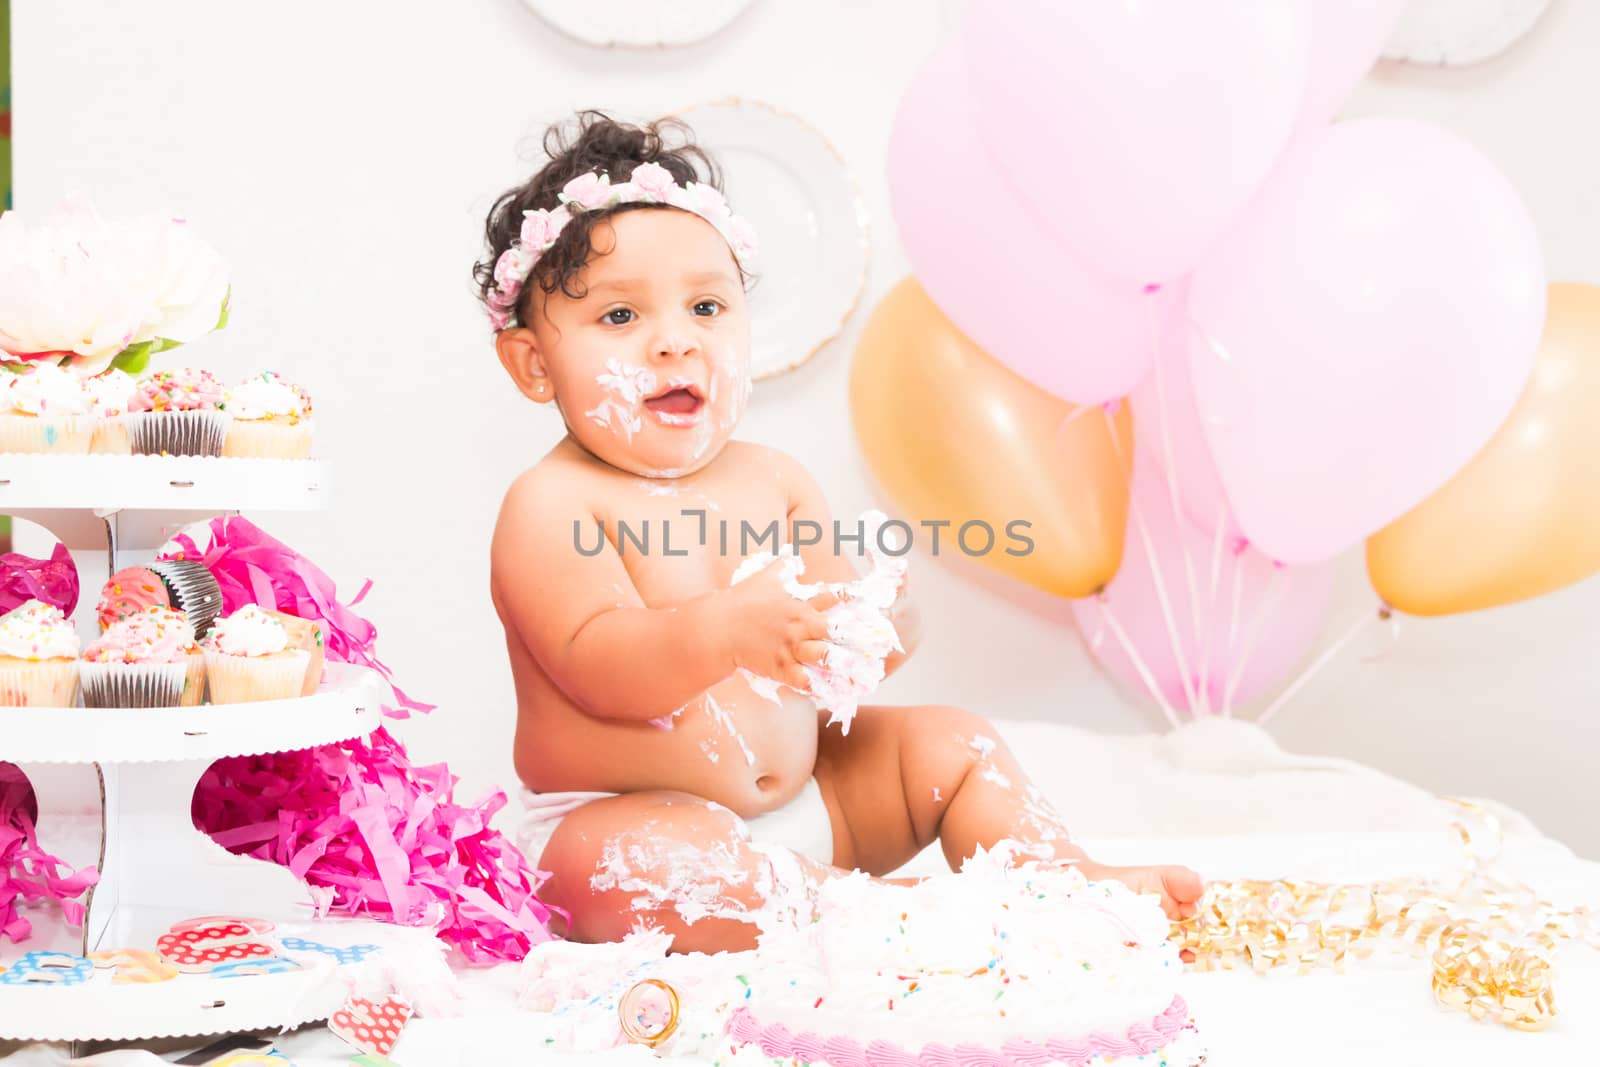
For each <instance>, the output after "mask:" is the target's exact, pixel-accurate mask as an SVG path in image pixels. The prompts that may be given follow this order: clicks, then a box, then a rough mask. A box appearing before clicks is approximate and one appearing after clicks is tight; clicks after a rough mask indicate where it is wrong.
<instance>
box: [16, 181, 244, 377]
mask: <svg viewBox="0 0 1600 1067" xmlns="http://www.w3.org/2000/svg"><path fill="white" fill-rule="evenodd" d="M227 299H228V273H227V268H226V266H225V265H224V264H223V262H222V259H221V257H219V256H218V255H217V253H216V251H215V250H214V249H213V248H212V247H211V246H210V245H208V244H206V243H205V242H204V241H202V240H201V239H200V238H199V237H197V236H195V234H194V233H193V232H192V231H191V230H190V228H189V226H188V224H187V223H186V222H184V221H183V220H181V219H172V218H164V217H158V216H143V217H140V218H136V219H130V220H126V221H117V222H107V221H106V220H104V219H102V218H101V217H100V215H99V213H98V212H96V211H95V209H94V208H93V206H92V205H90V204H89V202H88V201H87V200H86V199H84V198H82V197H73V198H69V199H68V200H66V201H63V202H62V204H61V205H60V206H58V207H57V208H56V209H55V210H54V211H53V212H51V214H50V215H49V217H48V218H47V219H46V220H45V222H44V223H43V224H42V225H29V224H28V223H27V222H26V221H24V220H23V218H22V216H21V215H20V214H18V213H17V212H15V211H9V212H6V214H5V215H4V216H3V217H0V362H13V363H14V362H32V361H38V360H45V359H53V360H62V359H65V360H69V361H70V363H71V365H72V366H73V368H74V369H75V370H77V371H78V372H79V373H81V374H86V375H88V374H95V373H97V372H99V371H100V370H103V369H104V368H105V367H106V366H107V364H109V363H110V362H111V361H112V360H113V359H115V358H116V357H117V356H118V355H120V354H122V353H124V352H127V351H128V350H129V349H133V351H134V353H142V352H150V351H158V350H159V349H161V348H170V347H172V346H174V345H178V344H184V343H187V342H189V341H193V340H196V339H197V338H199V337H202V336H204V335H205V334H207V333H210V332H211V331H212V330H215V329H217V328H218V327H219V326H220V325H221V322H222V319H223V313H224V310H225V308H226V304H227ZM136 346H137V347H136Z"/></svg>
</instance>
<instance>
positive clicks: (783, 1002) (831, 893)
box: [746, 848, 1182, 1052]
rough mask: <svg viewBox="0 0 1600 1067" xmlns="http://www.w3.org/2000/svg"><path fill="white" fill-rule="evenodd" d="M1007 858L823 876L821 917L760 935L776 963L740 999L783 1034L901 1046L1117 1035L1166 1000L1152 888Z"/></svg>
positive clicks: (1162, 930) (1165, 947) (1160, 918)
mask: <svg viewBox="0 0 1600 1067" xmlns="http://www.w3.org/2000/svg"><path fill="white" fill-rule="evenodd" d="M1009 858H1010V855H1009V850H1007V849H1004V848H1002V849H1000V850H997V851H996V852H993V853H984V852H982V851H980V852H979V853H978V855H977V856H975V857H973V858H972V859H970V860H968V861H967V863H966V864H965V866H964V867H963V868H962V873H961V875H960V876H959V877H939V878H931V879H928V880H927V881H925V882H923V883H922V884H920V885H917V886H886V885H883V884H882V883H874V882H872V881H871V880H870V879H868V878H867V877H866V876H865V875H855V876H852V877H850V878H844V879H838V880H835V881H830V882H826V883H824V884H823V885H822V886H821V888H820V891H819V901H820V916H821V918H820V921H819V922H817V923H814V924H811V925H809V926H803V927H800V928H798V929H793V930H775V931H772V932H770V933H768V934H766V935H765V936H764V937H763V938H762V941H761V953H762V955H763V956H767V957H770V958H778V959H783V960H785V961H787V963H788V966H787V968H785V970H786V971H787V973H786V975H784V980H782V981H777V982H773V981H771V980H766V981H762V982H760V983H753V986H752V994H751V996H750V998H749V1000H748V1002H747V1004H746V1007H748V1009H749V1010H750V1012H751V1013H752V1014H753V1015H754V1016H756V1017H757V1018H759V1020H760V1021H761V1022H762V1023H763V1024H765V1025H769V1026H770V1025H772V1024H774V1023H781V1024H782V1025H783V1026H785V1027H787V1028H788V1029H789V1030H790V1031H792V1032H794V1033H801V1032H805V1031H812V1032H816V1033H822V1034H826V1035H829V1036H833V1035H846V1036H851V1037H854V1038H856V1039H857V1040H859V1041H862V1042H869V1041H872V1040H885V1041H892V1042H895V1043H896V1044H899V1045H901V1046H902V1047H904V1048H906V1049H908V1050H910V1051H912V1052H915V1051H916V1050H918V1049H919V1048H921V1047H922V1046H923V1045H925V1044H929V1043H940V1044H946V1045H956V1044H962V1043H972V1042H977V1043H980V1044H994V1045H996V1046H998V1045H999V1044H1000V1043H1001V1042H1003V1041H1004V1040H1007V1039H1016V1038H1023V1039H1031V1040H1035V1041H1044V1040H1046V1039H1049V1038H1072V1037H1082V1036H1086V1035H1089V1034H1092V1033H1104V1034H1116V1035H1121V1034H1125V1033H1126V1032H1127V1031H1128V1029H1129V1027H1130V1026H1133V1025H1136V1024H1137V1025H1141V1026H1148V1025H1150V1023H1151V1021H1152V1020H1154V1019H1155V1018H1156V1017H1157V1016H1159V1015H1161V1014H1162V1013H1163V1012H1165V1011H1167V1009H1168V1008H1169V1007H1170V1006H1171V1005H1172V1001H1173V997H1174V994H1175V990H1176V987H1177V979H1178V976H1179V974H1180V973H1181V971H1182V965H1181V962H1180V960H1179V959H1178V950H1177V948H1176V947H1175V946H1174V945H1173V944H1172V943H1171V942H1169V941H1168V940H1167V935H1168V932H1169V924H1168V921H1167V919H1166V916H1165V915H1164V914H1163V913H1162V911H1161V909H1160V907H1159V905H1158V904H1157V903H1156V901H1155V899H1154V898H1153V897H1141V896H1138V895H1136V894H1135V893H1133V892H1132V891H1131V890H1129V889H1128V888H1127V887H1126V886H1124V885H1123V884H1122V883H1120V882H1110V881H1107V882H1089V881H1088V880H1086V879H1085V878H1084V877H1083V875H1081V874H1079V873H1078V872H1077V871H1076V870H1072V869H1067V868H1048V867H1042V866H1040V865H1039V864H1037V863H1027V864H1022V865H1020V866H1007V865H1006V863H1007V861H1008V860H1009ZM890 1004H893V1007H892V1008H891V1007H890Z"/></svg>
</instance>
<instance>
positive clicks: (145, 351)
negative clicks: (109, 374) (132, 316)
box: [111, 341, 157, 376]
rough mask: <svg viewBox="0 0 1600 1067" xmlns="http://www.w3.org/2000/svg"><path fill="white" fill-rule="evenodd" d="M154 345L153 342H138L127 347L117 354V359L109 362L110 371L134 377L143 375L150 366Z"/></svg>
mask: <svg viewBox="0 0 1600 1067" xmlns="http://www.w3.org/2000/svg"><path fill="white" fill-rule="evenodd" d="M156 344H157V342H155V341H140V342H139V343H138V344H136V345H129V346H128V347H127V348H124V349H123V350H122V351H121V352H118V353H117V358H115V359H113V360H112V361H111V369H112V370H120V371H122V372H123V373H125V374H132V375H135V376H137V375H140V374H143V373H144V370H145V368H146V367H148V366H149V365H150V353H151V352H153V351H155V350H156Z"/></svg>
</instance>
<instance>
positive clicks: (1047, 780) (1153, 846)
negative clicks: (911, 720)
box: [0, 721, 1600, 1067]
mask: <svg viewBox="0 0 1600 1067" xmlns="http://www.w3.org/2000/svg"><path fill="white" fill-rule="evenodd" d="M998 725H999V727H1000V731H1001V734H1002V736H1003V737H1005V739H1006V740H1007V741H1008V742H1009V743H1010V745H1011V746H1012V748H1013V749H1014V750H1015V751H1017V752H1019V753H1022V754H1024V756H1025V763H1026V765H1027V766H1028V769H1029V770H1030V773H1032V775H1033V776H1034V778H1035V780H1036V781H1037V782H1038V783H1039V785H1040V787H1041V788H1042V789H1043V790H1044V792H1045V793H1046V795H1047V796H1048V797H1049V798H1050V799H1051V800H1052V801H1053V802H1054V803H1055V804H1056V806H1057V807H1058V808H1060V809H1061V810H1062V811H1063V813H1064V814H1065V815H1066V817H1067V819H1068V822H1069V824H1070V825H1071V826H1072V827H1073V828H1074V830H1075V832H1076V836H1077V837H1078V839H1079V840H1080V841H1081V842H1082V843H1083V844H1084V845H1085V847H1086V848H1087V849H1088V851H1089V853H1090V854H1091V855H1093V856H1094V857H1095V858H1096V859H1099V860H1101V861H1104V862H1109V863H1187V864H1189V865H1191V866H1193V867H1195V868H1197V869H1198V870H1199V871H1200V872H1201V873H1202V874H1204V875H1205V876H1207V877H1208V878H1230V879H1231V878H1245V877H1259V878H1281V877H1298V878H1304V879H1312V880H1318V881H1328V882H1364V881H1370V880H1374V879H1384V878H1395V877H1406V876H1413V875H1426V876H1432V877H1448V876H1450V875H1452V874H1454V873H1458V872H1459V871H1460V869H1461V865H1462V862H1463V856H1462V853H1461V848H1460V846H1459V844H1458V843H1457V841H1456V840H1455V838H1454V837H1453V836H1452V835H1451V834H1450V832H1449V831H1448V829H1447V828H1448V824H1449V820H1450V817H1451V813H1450V809H1449V808H1448V807H1447V806H1446V805H1444V804H1443V803H1441V802H1440V801H1439V800H1438V799H1437V798H1435V797H1433V796H1431V795H1430V794H1428V793H1426V792H1425V791H1423V790H1420V789H1418V788H1417V787H1415V786H1412V785H1409V784H1407V783H1404V782H1401V781H1398V780H1396V779H1393V778H1390V777H1388V776H1386V775H1382V774H1380V773H1379V772H1377V771H1374V770H1372V769H1370V768H1366V767H1362V766H1360V765H1358V764H1353V763H1349V762H1348V761H1343V760H1333V759H1324V758H1320V757H1305V756H1297V755H1294V754H1291V753H1285V752H1283V751H1282V750H1281V749H1279V748H1277V746H1276V745H1275V744H1273V742H1272V740H1271V739H1270V737H1268V735H1266V734H1265V733H1263V732H1261V731H1260V730H1257V729H1256V728H1254V727H1252V726H1250V725H1249V724H1247V723H1241V722H1237V721H1217V722H1203V723H1200V724H1197V725H1195V726H1191V727H1188V728H1186V729H1184V730H1180V731H1176V732H1173V733H1171V734H1165V735H1145V736H1142V737H1104V736H1100V735H1096V734H1092V733H1089V732H1087V731H1082V730H1076V729H1073V728H1071V727H1066V726H1060V725H1055V724H1047V723H1032V722H1016V723H1002V724H998ZM1500 815H1501V817H1502V819H1503V820H1504V822H1505V823H1506V826H1507V829H1508V830H1509V831H1511V832H1510V833H1509V835H1508V837H1507V839H1506V844H1505V849H1504V851H1503V853H1502V855H1501V857H1500V859H1499V861H1498V866H1497V868H1496V871H1497V873H1498V874H1500V875H1501V876H1502V877H1506V878H1515V879H1517V880H1520V881H1523V882H1526V883H1528V884H1529V885H1531V886H1533V887H1534V888H1536V889H1537V890H1539V892H1540V893H1541V894H1543V895H1544V896H1545V897H1546V898H1547V899H1551V900H1553V901H1555V902H1557V903H1560V904H1565V905H1570V904H1576V903H1582V902H1587V903H1589V904H1591V905H1592V906H1595V907H1596V908H1600V864H1593V863H1586V862H1583V861H1581V860H1578V859H1576V858H1574V857H1573V855H1572V853H1571V852H1570V851H1569V850H1568V849H1566V848H1565V847H1564V846H1562V845H1560V844H1558V843H1556V842H1553V841H1550V840H1549V839H1546V838H1543V837H1540V836H1538V834H1537V833H1536V832H1535V831H1534V829H1533V827H1532V826H1531V825H1530V824H1528V823H1527V821H1526V820H1525V819H1522V818H1521V817H1520V816H1519V815H1517V814H1516V813H1515V812H1508V811H1503V810H1502V811H1500ZM1244 831H1248V832H1244ZM1157 835H1159V836H1157ZM935 852H936V850H930V852H928V853H925V854H924V855H923V856H922V857H919V858H918V860H917V861H915V862H913V863H912V864H911V865H909V867H908V868H907V871H908V872H912V873H933V872H935V871H937V870H941V869H942V868H943V864H942V861H941V860H939V859H938V857H937V856H936V855H935V854H934V853H935ZM517 971H518V968H517V966H516V965H503V966H500V967H496V968H491V969H487V970H471V971H465V972H462V973H461V974H460V988H461V994H462V995H461V999H460V1004H461V1007H462V1014H461V1015H460V1016H459V1017H456V1018H418V1019H415V1020H413V1021H412V1023H411V1024H410V1026H409V1027H408V1028H407V1029H406V1032H405V1034H404V1036H403V1037H402V1038H401V1042H400V1045H399V1047H398V1048H396V1050H395V1054H394V1059H395V1060H396V1062H398V1063H400V1064H403V1065H405V1067H458V1065H459V1067H468V1065H472V1067H479V1065H482V1064H486V1063H487V1064H498V1063H507V1064H510V1063H530V1062H534V1059H533V1058H532V1055H531V1054H532V1052H533V1050H537V1062H539V1063H541V1064H544V1063H555V1064H559V1063H561V1062H564V1060H565V1059H566V1058H563V1057H558V1056H556V1055H554V1054H551V1053H549V1052H548V1050H547V1049H546V1047H545V1046H544V1043H543V1038H544V1037H545V1036H546V1032H547V1030H548V1029H549V1023H548V1019H547V1018H546V1017H541V1016H537V1015H531V1014H527V1013H520V1012H518V1011H517V1010H516V1004H515V992H516V988H517ZM1180 992H1182V994H1183V995H1184V997H1185V998H1186V999H1187V1000H1188V1001H1189V1003H1190V1004H1191V1006H1192V1007H1193V1009H1194V1012H1195V1016H1196V1018H1197V1020H1198V1021H1199V1024H1200V1026H1201V1027H1202V1029H1203V1031H1204V1033H1205V1034H1206V1037H1207V1039H1208V1043H1209V1046H1210V1049H1211V1053H1212V1056H1211V1062H1212V1063H1213V1064H1217V1065H1220V1067H1268V1065H1271V1067H1279V1065H1283V1064H1294V1065H1295V1067H1314V1065H1321V1064H1327V1065H1329V1067H1333V1065H1337V1067H1350V1065H1351V1064H1357V1063H1376V1064H1384V1065H1388V1064H1407V1063H1417V1064H1427V1065H1429V1067H1432V1065H1435V1064H1438V1065H1444V1064H1450V1065H1456V1067H1475V1065H1480V1064H1481V1065H1484V1067H1489V1065H1491V1064H1492V1065H1493V1067H1508V1065H1516V1067H1541V1065H1545V1064H1549V1065H1552V1067H1554V1065H1557V1064H1560V1065H1563V1067H1564V1065H1566V1064H1582V1065H1588V1064H1600V951H1595V950H1593V949H1590V948H1588V947H1585V946H1581V945H1569V946H1567V948H1566V950H1565V952H1564V953H1563V956H1562V960H1561V971H1560V973H1559V974H1558V976H1557V979H1556V1002H1557V1007H1558V1009H1559V1010H1560V1012H1561V1014H1560V1018H1559V1020H1558V1021H1557V1023H1556V1025H1555V1026H1554V1027H1553V1028H1552V1029H1550V1030H1548V1031H1545V1032H1543V1033H1538V1034H1528V1033H1520V1032H1516V1031H1512V1030H1509V1029H1507V1028H1504V1027H1502V1026H1499V1025H1498V1024H1491V1023H1475V1022H1473V1021H1471V1020H1470V1019H1469V1018H1468V1017H1467V1016H1466V1015H1465V1014H1462V1013H1460V1012H1453V1011H1447V1010H1445V1009H1441V1008H1439V1007H1437V1006H1435V1004H1434V1002H1433V999H1432V994H1431V991H1430V987H1429V978H1428V970H1427V965H1426V963H1424V962H1421V961H1412V960H1409V959H1407V960H1404V961H1400V962H1389V963H1381V962H1376V961H1374V962H1368V963H1355V964H1352V966H1351V968H1350V970H1349V972H1348V973H1346V974H1344V975H1334V974H1331V973H1324V974H1315V975H1311V976H1306V977H1296V976H1293V975H1288V974H1275V975H1270V976H1268V977H1265V978H1262V977H1257V976H1255V975H1253V974H1247V973H1212V974H1190V975H1186V976H1184V978H1183V979H1182V987H1181V989H1180ZM278 1043H279V1047H280V1048H281V1049H282V1050H283V1051H284V1052H285V1053H287V1054H288V1055H290V1056H292V1057H293V1058H294V1061H295V1062H296V1063H297V1064H300V1065H301V1067H325V1065H333V1064H347V1063H348V1062H349V1059H350V1056H351V1053H350V1050H349V1049H348V1048H347V1047H346V1046H344V1045H343V1043H342V1042H340V1041H339V1040H338V1039H336V1038H334V1037H332V1036H331V1035H329V1034H328V1033H327V1032H326V1031H325V1030H321V1029H313V1030H308V1031H305V1032H301V1033H295V1034H290V1035H285V1036H284V1037H282V1038H280V1039H279V1042H278ZM8 1051H13V1050H11V1049H8V1048H7V1047H6V1046H4V1045H0V1058H3V1057H4V1056H5V1054H6V1052H8ZM175 1056H176V1054H175V1053H173V1054H169V1055H168V1058H175ZM573 1058H574V1059H581V1060H582V1061H583V1062H585V1063H597V1064H603V1063H607V1062H611V1063H617V1064H623V1063H633V1064H635V1065H638V1064H644V1063H649V1062H651V1060H652V1057H651V1055H650V1053H648V1052H646V1051H645V1050H643V1049H640V1048H626V1049H619V1050H616V1051H614V1052H611V1053H607V1054H604V1055H597V1056H584V1057H573ZM5 1062H6V1064H7V1067H36V1065H46V1064H48V1065H51V1067H55V1065H59V1064H63V1063H67V1062H70V1061H69V1060H68V1058H67V1057H66V1055H65V1053H64V1052H63V1051H62V1050H60V1049H49V1048H41V1047H31V1048H27V1049H21V1050H14V1051H13V1054H12V1056H11V1057H10V1058H9V1059H6V1060H5ZM87 1062H90V1063H93V1064H95V1065H96V1067H100V1065H104V1067H151V1065H156V1064H159V1063H161V1062H164V1060H163V1059H161V1058H158V1057H156V1056H154V1055H151V1054H148V1053H145V1052H139V1051H131V1050H129V1051H121V1052H115V1053H112V1054H110V1056H108V1057H103V1058H101V1057H97V1058H96V1059H94V1060H92V1061H87ZM677 1062H680V1063H681V1062H684V1061H683V1060H682V1059H679V1060H678V1061H677Z"/></svg>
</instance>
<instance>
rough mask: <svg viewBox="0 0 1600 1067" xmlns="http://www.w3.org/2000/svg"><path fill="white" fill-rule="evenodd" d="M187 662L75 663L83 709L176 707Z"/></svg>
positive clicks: (187, 669)
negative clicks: (81, 689)
mask: <svg viewBox="0 0 1600 1067" xmlns="http://www.w3.org/2000/svg"><path fill="white" fill-rule="evenodd" d="M188 674H189V667H188V664H186V663H185V662H183V661H182V660H179V661H178V662H177V663H91V662H90V661H88V660H83V661H81V662H80V663H79V664H78V679H79V681H80V682H82V684H83V706H84V707H86V708H176V707H180V706H181V705H182V700H183V686H184V681H185V680H186V679H187V677H188Z"/></svg>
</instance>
